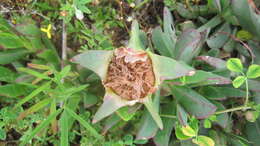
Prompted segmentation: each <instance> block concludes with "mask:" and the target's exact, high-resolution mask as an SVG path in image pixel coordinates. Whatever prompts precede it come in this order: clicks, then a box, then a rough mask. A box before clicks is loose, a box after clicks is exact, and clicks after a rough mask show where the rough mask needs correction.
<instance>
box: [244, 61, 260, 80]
mask: <svg viewBox="0 0 260 146" xmlns="http://www.w3.org/2000/svg"><path fill="white" fill-rule="evenodd" d="M246 76H247V77H248V78H250V79H254V78H258V77H260V65H256V64H252V65H250V66H249V68H248V70H247V73H246Z"/></svg>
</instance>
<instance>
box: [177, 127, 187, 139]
mask: <svg viewBox="0 0 260 146" xmlns="http://www.w3.org/2000/svg"><path fill="white" fill-rule="evenodd" d="M175 135H176V137H177V138H178V139H179V140H187V139H189V138H191V136H187V135H184V134H183V132H182V129H181V127H179V126H177V127H176V128H175Z"/></svg>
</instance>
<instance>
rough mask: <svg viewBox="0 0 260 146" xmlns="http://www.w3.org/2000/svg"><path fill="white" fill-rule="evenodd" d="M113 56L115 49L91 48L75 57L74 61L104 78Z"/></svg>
mask: <svg viewBox="0 0 260 146" xmlns="http://www.w3.org/2000/svg"><path fill="white" fill-rule="evenodd" d="M112 56H113V51H104V50H90V51H86V52H84V53H82V54H79V55H77V56H75V57H73V58H72V62H74V63H78V64H80V65H81V66H83V67H86V68H88V69H90V70H92V71H94V72H95V73H96V74H98V75H99V77H100V78H101V79H102V80H104V79H105V78H106V74H107V69H108V65H109V63H110V60H111V58H112Z"/></svg>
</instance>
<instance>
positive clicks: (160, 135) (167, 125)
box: [153, 102, 177, 146]
mask: <svg viewBox="0 0 260 146" xmlns="http://www.w3.org/2000/svg"><path fill="white" fill-rule="evenodd" d="M175 107H176V104H175V102H171V103H169V104H167V105H165V106H162V107H161V109H162V112H161V113H162V114H163V115H173V116H175V112H176V108H175ZM162 121H163V126H164V129H163V130H158V131H157V133H156V136H155V137H154V138H153V141H154V142H155V144H156V145H163V146H168V145H169V141H170V138H171V134H172V130H173V126H174V125H175V122H177V119H176V118H168V117H162Z"/></svg>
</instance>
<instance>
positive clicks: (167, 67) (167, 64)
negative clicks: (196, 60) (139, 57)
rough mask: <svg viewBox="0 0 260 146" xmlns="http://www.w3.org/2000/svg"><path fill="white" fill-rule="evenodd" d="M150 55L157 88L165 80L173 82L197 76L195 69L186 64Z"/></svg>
mask: <svg viewBox="0 0 260 146" xmlns="http://www.w3.org/2000/svg"><path fill="white" fill-rule="evenodd" d="M148 54H149V56H150V58H151V60H152V63H153V71H154V74H155V77H156V83H155V84H156V86H157V85H159V84H160V83H162V82H163V80H172V79H176V78H180V77H183V76H190V75H193V74H195V71H194V69H193V68H192V67H190V66H188V65H186V64H185V63H182V62H178V61H176V60H174V59H171V58H169V57H165V56H160V55H156V54H153V53H151V52H148Z"/></svg>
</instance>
